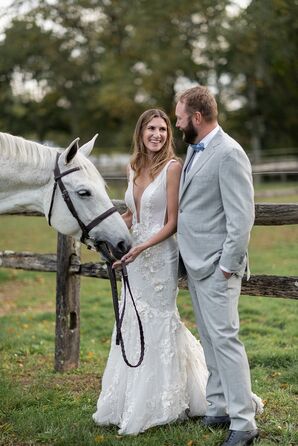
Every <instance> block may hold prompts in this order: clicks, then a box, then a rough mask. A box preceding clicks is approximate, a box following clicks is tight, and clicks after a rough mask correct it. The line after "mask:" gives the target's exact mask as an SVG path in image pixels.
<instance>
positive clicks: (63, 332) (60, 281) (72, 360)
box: [0, 200, 298, 372]
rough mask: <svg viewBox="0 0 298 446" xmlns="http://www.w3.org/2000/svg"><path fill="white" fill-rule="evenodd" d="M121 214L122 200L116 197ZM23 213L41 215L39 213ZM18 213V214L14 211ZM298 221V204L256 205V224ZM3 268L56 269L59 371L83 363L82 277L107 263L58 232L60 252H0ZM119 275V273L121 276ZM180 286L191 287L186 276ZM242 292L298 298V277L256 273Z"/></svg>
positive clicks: (102, 271)
mask: <svg viewBox="0 0 298 446" xmlns="http://www.w3.org/2000/svg"><path fill="white" fill-rule="evenodd" d="M113 202H114V205H115V206H116V207H117V209H118V210H119V212H120V213H122V212H124V211H125V209H126V208H125V204H124V202H123V201H121V200H114V201H113ZM20 214H21V215H28V216H32V215H35V216H41V215H42V214H39V213H37V212H26V213H24V212H22V213H20ZM10 215H15V214H10ZM292 224H298V204H295V203H293V204H268V203H264V204H256V218H255V225H264V226H266V225H267V226H268V225H292ZM0 267H2V268H14V269H24V270H30V271H42V272H56V273H57V274H56V333H55V365H54V367H55V370H56V371H61V372H62V371H66V370H69V369H72V368H76V367H78V365H79V356H80V276H86V277H96V278H103V279H108V274H107V269H106V265H105V264H101V263H84V264H82V263H81V261H80V243H79V242H77V241H75V240H74V239H73V238H72V237H68V236H64V235H61V234H58V241H57V254H35V253H30V252H12V251H0ZM118 278H119V276H118ZM179 288H182V289H187V281H186V278H185V277H180V278H179ZM241 294H246V295H251V296H269V297H281V298H287V299H298V276H286V277H280V276H269V275H253V276H251V278H250V280H249V281H247V280H246V278H245V277H244V279H243V281H242V290H241Z"/></svg>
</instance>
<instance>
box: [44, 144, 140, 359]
mask: <svg viewBox="0 0 298 446" xmlns="http://www.w3.org/2000/svg"><path fill="white" fill-rule="evenodd" d="M60 155H61V154H60V153H57V156H56V162H55V168H54V186H53V192H52V198H51V204H50V208H49V212H48V223H49V225H50V226H52V225H51V217H52V211H53V205H54V200H55V195H56V190H57V185H58V186H59V189H60V191H61V194H62V197H63V199H64V201H65V203H66V206H67V208H68V210H69V211H70V213H71V214H72V216H73V217H74V218H75V219H76V221H77V222H78V224H79V226H80V228H81V230H82V235H81V239H80V240H81V242H82V243H84V241H86V240H88V239H90V237H89V232H90V231H91V229H93V228H94V227H95V226H96V225H98V224H99V223H101V222H102V221H103V220H105V219H106V218H107V217H109V216H110V215H111V214H113V213H114V212H118V211H117V208H116V207H115V206H113V207H111V208H110V209H108V210H107V211H105V212H103V213H102V214H100V215H99V216H98V217H96V218H95V219H94V220H92V221H91V222H90V223H89V224H87V225H85V223H84V222H83V221H82V220H81V219H80V217H79V215H78V213H77V211H76V209H75V207H74V205H73V202H72V201H71V198H70V196H69V193H68V191H67V189H66V187H65V185H64V183H63V181H62V178H63V177H64V176H66V175H69V174H70V173H73V172H76V171H78V170H80V167H74V168H73V169H69V170H66V171H65V172H62V173H61V172H60V169H59V165H58V161H59V157H60ZM98 249H99V250H100V251H101V253H102V254H103V256H104V257H105V259H106V265H107V269H108V274H109V279H110V284H111V291H112V298H113V307H114V313H115V321H116V345H120V347H121V352H122V356H123V360H124V362H125V363H126V364H127V365H128V366H129V367H138V366H139V365H140V364H141V363H142V361H143V359H144V352H145V341H144V331H143V326H142V322H141V318H140V315H139V313H138V310H137V307H136V304H135V300H134V298H133V295H132V292H131V288H130V284H129V280H128V274H127V269H126V265H125V263H124V262H122V266H121V275H122V282H123V306H122V311H121V314H120V311H119V299H118V290H117V279H116V273H115V270H114V269H113V268H112V264H113V262H114V259H113V257H112V256H111V255H110V254H109V249H108V247H107V244H106V243H105V242H102V243H101V244H100V245H99V246H98ZM127 291H128V292H129V296H130V299H131V301H132V304H133V307H134V311H135V314H136V317H137V321H138V326H139V334H140V356H139V359H138V361H137V363H136V364H131V363H130V362H129V361H128V359H127V356H126V351H125V347H124V341H123V336H122V330H121V329H122V323H123V319H124V314H125V308H126V303H127Z"/></svg>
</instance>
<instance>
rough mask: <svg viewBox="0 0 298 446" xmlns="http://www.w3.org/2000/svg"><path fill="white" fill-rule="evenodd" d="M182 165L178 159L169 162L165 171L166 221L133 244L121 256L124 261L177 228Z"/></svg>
mask: <svg viewBox="0 0 298 446" xmlns="http://www.w3.org/2000/svg"><path fill="white" fill-rule="evenodd" d="M181 170H182V166H181V163H180V162H179V161H177V162H174V163H171V164H170V165H169V167H168V171H167V221H166V224H165V225H164V227H163V228H162V229H161V230H160V231H158V232H157V234H154V236H153V237H150V239H148V240H147V241H146V242H143V243H141V244H139V245H137V246H134V247H133V248H132V249H131V250H130V251H129V252H128V253H127V254H126V255H125V256H124V257H123V258H122V260H124V261H125V263H130V262H133V261H134V260H135V258H136V257H137V256H138V255H139V254H140V253H141V252H143V251H145V249H148V248H150V247H151V246H154V245H157V244H158V243H160V242H162V241H164V240H166V239H167V238H168V237H170V236H171V235H173V234H175V232H176V229H177V216H178V195H179V183H180V176H181Z"/></svg>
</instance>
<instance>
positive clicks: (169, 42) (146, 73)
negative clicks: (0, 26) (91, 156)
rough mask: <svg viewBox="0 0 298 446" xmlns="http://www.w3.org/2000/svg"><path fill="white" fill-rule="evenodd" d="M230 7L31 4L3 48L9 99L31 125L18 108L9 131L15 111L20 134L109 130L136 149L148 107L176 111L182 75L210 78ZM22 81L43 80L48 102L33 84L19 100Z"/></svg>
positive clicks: (112, 138) (105, 0) (87, 1)
mask: <svg viewBox="0 0 298 446" xmlns="http://www.w3.org/2000/svg"><path fill="white" fill-rule="evenodd" d="M227 3H228V1H227V0H219V1H218V2H216V4H214V2H213V1H212V0H202V1H201V2H199V3H198V4H197V3H195V2H187V1H178V0H175V1H173V0H165V1H164V2H162V4H161V3H160V2H159V1H157V0H152V1H151V2H147V1H145V0H128V1H126V2H123V1H120V0H101V1H94V0H80V1H78V0H66V1H64V2H63V3H62V2H54V3H53V2H48V1H47V0H39V1H37V2H32V4H31V3H29V2H28V4H29V6H28V10H27V11H23V12H22V11H19V14H18V17H16V18H15V19H14V20H13V21H12V23H11V25H10V28H9V29H8V30H7V31H6V35H5V39H4V40H3V41H2V42H1V45H0V59H1V60H2V63H1V64H0V81H1V79H4V80H3V81H2V82H0V95H1V91H4V90H5V91H6V90H7V89H8V88H9V89H10V99H13V102H14V101H16V102H17V103H18V104H19V105H21V110H22V117H23V120H22V121H20V120H18V119H17V117H16V116H15V115H14V111H13V108H10V109H9V110H6V111H5V114H4V113H1V111H0V121H1V122H2V125H5V123H6V124H7V123H8V122H10V123H11V122H12V120H11V118H10V120H7V118H6V117H7V113H8V114H9V115H10V116H13V118H15V117H16V119H14V121H13V122H14V123H13V125H11V128H12V130H13V131H14V132H16V133H20V134H24V133H27V132H28V129H31V132H32V129H34V130H35V131H36V134H37V135H38V137H39V138H40V139H44V138H53V139H55V140H56V141H57V140H59V141H60V140H63V139H64V138H66V135H71V136H77V135H80V136H81V137H82V138H88V137H90V133H91V134H92V133H95V132H97V131H98V130H99V131H100V132H101V141H103V144H104V145H109V146H117V147H119V146H121V145H122V146H123V145H124V146H125V145H126V146H127V145H129V144H130V141H131V135H132V131H133V128H134V125H135V121H136V119H137V116H138V115H139V114H140V113H141V112H142V111H143V110H144V109H146V108H148V107H155V106H159V107H162V108H164V109H165V110H166V111H167V112H168V113H172V112H173V99H174V94H175V87H176V83H177V79H179V78H187V79H189V81H199V82H202V83H206V82H207V80H208V78H209V75H210V71H212V70H214V66H215V64H216V58H215V57H214V58H212V57H211V53H210V51H209V48H211V47H212V50H213V51H214V54H215V52H216V48H217V46H218V42H219V37H220V33H221V27H220V25H221V23H223V21H224V20H225V6H226V4H227ZM20 4H22V2H19V0H16V1H15V2H14V6H15V7H17V6H18V5H20ZM210 40H212V43H210ZM20 49H21V51H20ZM16 76H17V77H18V78H19V79H22V80H23V82H24V81H26V83H27V84H28V81H29V84H30V82H31V83H32V82H35V85H37V87H38V88H39V92H40V94H39V96H38V97H32V95H31V96H30V95H28V94H27V93H26V90H25V89H24V88H23V92H22V91H21V92H19V94H18V95H16V94H15V89H13V85H14V83H13V81H14V79H15V78H16ZM26 83H25V85H26ZM68 139H69V137H68ZM126 150H127V149H126Z"/></svg>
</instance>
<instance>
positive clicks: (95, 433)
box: [0, 197, 298, 446]
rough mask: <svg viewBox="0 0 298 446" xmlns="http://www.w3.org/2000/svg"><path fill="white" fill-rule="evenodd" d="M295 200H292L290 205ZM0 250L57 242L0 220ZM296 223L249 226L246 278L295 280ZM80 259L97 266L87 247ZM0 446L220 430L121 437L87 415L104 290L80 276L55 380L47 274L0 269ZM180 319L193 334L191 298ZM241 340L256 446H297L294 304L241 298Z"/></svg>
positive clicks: (151, 433) (104, 322)
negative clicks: (70, 363) (74, 316)
mask: <svg viewBox="0 0 298 446" xmlns="http://www.w3.org/2000/svg"><path fill="white" fill-rule="evenodd" d="M295 199H296V201H297V197H296V198H295ZM0 240H1V246H0V250H2V249H11V250H15V251H34V252H54V251H55V249H56V234H55V232H54V231H53V230H52V229H50V228H48V227H47V224H46V222H45V221H44V219H42V218H28V217H27V218H22V217H6V216H1V217H0ZM297 240H298V225H296V226H285V227H282V226H281V227H278V228H272V227H255V228H254V229H253V232H252V238H251V244H250V259H251V269H252V273H253V274H264V273H265V274H276V275H296V276H297V257H298V255H297V254H298V248H297ZM82 254H83V259H85V260H88V261H90V260H93V261H97V256H96V255H95V254H92V253H90V252H89V251H87V250H86V249H85V248H83V249H82ZM0 302H1V306H0V328H1V329H0V445H1V446H4V445H5V446H29V445H30V446H33V445H47V446H52V445H55V446H56V445H58V446H64V445H65V446H96V445H109V446H110V445H111V446H113V445H115V446H116V445H119V444H121V445H125V446H130V445H132V446H134V445H141V446H145V445H146V446H147V445H148V446H149V445H150V446H155V445H156V446H182V445H185V446H215V445H218V444H220V443H221V441H223V439H224V437H225V435H226V433H225V432H224V431H223V430H217V431H216V430H213V431H211V430H210V429H207V428H203V427H202V426H201V425H200V424H199V423H198V421H197V420H191V421H188V422H185V423H182V424H181V423H175V424H173V425H169V426H163V427H157V428H153V429H150V430H148V431H147V432H145V433H144V434H141V435H139V436H137V437H119V436H118V434H117V428H116V427H107V428H100V427H97V426H95V425H94V423H93V422H92V420H91V415H92V413H93V411H94V410H95V405H96V400H97V397H98V393H99V390H100V379H101V376H102V372H103V370H104V366H105V362H106V359H107V356H108V352H109V346H110V335H111V330H112V326H113V310H112V303H111V297H110V290H109V284H108V282H107V281H104V280H96V279H90V278H82V284H81V357H80V367H79V369H77V370H73V371H70V372H67V373H63V374H60V373H55V372H54V371H53V362H54V336H55V333H54V332H55V275H54V274H52V273H36V272H35V273H33V272H27V271H21V270H9V269H0ZM178 306H179V310H180V313H181V316H182V318H183V320H184V322H185V323H186V325H187V326H188V328H189V329H190V330H191V331H192V332H193V333H196V327H195V322H194V318H193V311H192V306H191V301H190V297H189V294H188V292H187V291H181V292H180V294H179V298H178ZM239 311H240V318H241V339H242V341H243V342H244V344H245V346H246V349H247V353H248V356H249V361H250V365H251V374H252V384H253V390H254V392H255V393H257V394H259V395H260V396H262V397H263V399H264V400H265V404H266V406H265V411H264V414H262V415H261V416H259V417H258V425H259V428H260V431H261V441H260V443H259V444H260V445H262V446H265V445H268V446H270V445H283V446H290V445H297V444H298V436H297V419H298V410H297V403H298V379H297V375H298V364H297V313H298V307H297V301H293V300H287V299H276V298H268V297H252V296H241V298H240V305H239Z"/></svg>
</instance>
